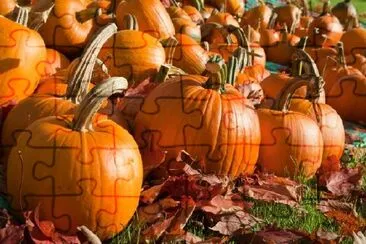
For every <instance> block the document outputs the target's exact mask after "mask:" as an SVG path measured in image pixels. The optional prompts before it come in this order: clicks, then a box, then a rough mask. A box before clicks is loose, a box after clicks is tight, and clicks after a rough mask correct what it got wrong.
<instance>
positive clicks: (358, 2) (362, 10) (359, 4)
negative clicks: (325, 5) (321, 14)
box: [312, 0, 366, 21]
mask: <svg viewBox="0 0 366 244" xmlns="http://www.w3.org/2000/svg"><path fill="white" fill-rule="evenodd" d="M312 1H313V6H314V7H315V6H316V5H317V4H322V2H323V1H322V0H312ZM339 2H343V0H330V3H331V6H334V5H336V4H337V3H339ZM352 3H353V5H355V7H356V10H357V13H358V14H359V15H361V16H360V17H361V18H360V19H361V20H363V21H365V20H366V16H365V14H366V1H365V0H352Z"/></svg>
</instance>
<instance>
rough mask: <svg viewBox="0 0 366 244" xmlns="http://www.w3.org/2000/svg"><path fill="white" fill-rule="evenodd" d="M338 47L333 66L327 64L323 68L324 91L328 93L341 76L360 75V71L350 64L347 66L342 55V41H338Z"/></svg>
mask: <svg viewBox="0 0 366 244" xmlns="http://www.w3.org/2000/svg"><path fill="white" fill-rule="evenodd" d="M337 49H338V54H337V57H338V60H337V61H338V62H337V65H335V66H327V67H326V68H325V69H324V74H323V77H324V80H325V87H324V88H325V93H326V94H328V93H329V91H330V90H331V89H332V87H333V86H334V84H336V83H337V80H338V79H339V78H341V77H343V76H347V75H351V74H357V75H362V73H361V72H360V71H359V70H358V69H357V68H354V67H352V66H347V64H346V60H345V56H344V48H343V43H342V42H339V43H338V44H337Z"/></svg>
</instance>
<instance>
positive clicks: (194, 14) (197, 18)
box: [182, 5, 204, 24]
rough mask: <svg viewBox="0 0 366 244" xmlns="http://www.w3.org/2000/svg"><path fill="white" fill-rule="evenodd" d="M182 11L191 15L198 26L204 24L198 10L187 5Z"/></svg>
mask: <svg viewBox="0 0 366 244" xmlns="http://www.w3.org/2000/svg"><path fill="white" fill-rule="evenodd" d="M182 9H183V10H184V11H185V12H186V13H187V14H188V15H189V17H190V18H191V20H192V21H193V22H194V23H196V24H202V23H203V22H204V20H203V17H202V15H201V13H200V11H198V9H197V8H196V7H194V6H191V5H185V6H183V7H182Z"/></svg>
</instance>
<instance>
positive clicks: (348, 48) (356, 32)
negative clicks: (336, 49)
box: [340, 27, 366, 56]
mask: <svg viewBox="0 0 366 244" xmlns="http://www.w3.org/2000/svg"><path fill="white" fill-rule="evenodd" d="M340 41H341V42H343V44H344V52H345V54H346V55H351V54H352V55H355V54H361V55H364V56H365V47H366V30H365V28H362V27H359V28H354V29H352V30H350V31H347V32H345V33H344V34H343V36H342V38H341V40H340Z"/></svg>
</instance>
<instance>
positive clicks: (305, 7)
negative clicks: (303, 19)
mask: <svg viewBox="0 0 366 244" xmlns="http://www.w3.org/2000/svg"><path fill="white" fill-rule="evenodd" d="M302 7H303V10H302V15H303V16H309V4H308V1H307V0H302Z"/></svg>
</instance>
